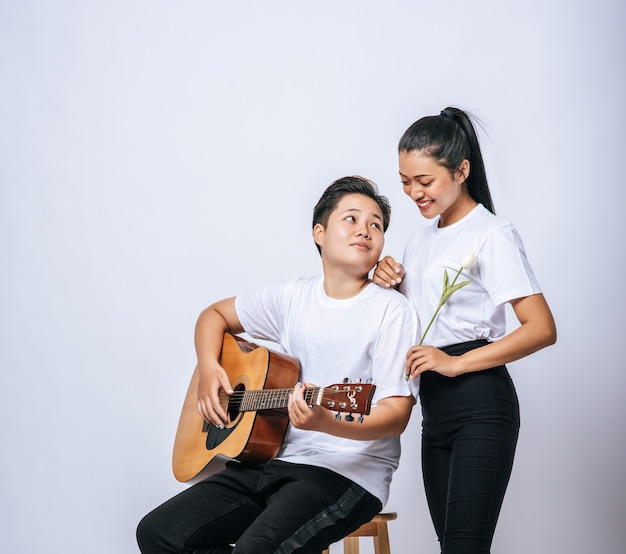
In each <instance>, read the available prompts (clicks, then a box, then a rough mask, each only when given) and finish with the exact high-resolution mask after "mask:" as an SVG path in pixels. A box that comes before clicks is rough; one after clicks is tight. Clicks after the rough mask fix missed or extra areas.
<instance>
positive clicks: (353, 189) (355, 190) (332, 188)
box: [313, 175, 391, 252]
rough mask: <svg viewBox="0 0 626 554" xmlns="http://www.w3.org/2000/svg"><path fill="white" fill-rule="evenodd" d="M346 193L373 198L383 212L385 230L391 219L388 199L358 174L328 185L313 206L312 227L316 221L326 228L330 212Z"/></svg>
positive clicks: (376, 187) (318, 247) (374, 184)
mask: <svg viewBox="0 0 626 554" xmlns="http://www.w3.org/2000/svg"><path fill="white" fill-rule="evenodd" d="M347 194H362V195H363V196H367V197H368V198H371V199H372V200H374V202H376V204H378V207H379V208H380V211H381V212H382V214H383V232H385V231H386V230H387V228H388V227H389V221H390V219H391V205H390V204H389V200H388V199H387V197H386V196H383V195H381V194H380V193H379V192H378V186H377V185H376V183H374V181H370V180H369V179H366V178H365V177H359V176H358V175H352V176H349V177H342V178H341V179H337V180H336V181H334V182H333V183H332V184H331V185H329V186H328V188H327V189H326V190H325V191H324V193H323V194H322V196H321V197H320V199H319V200H318V202H317V204H316V205H315V208H313V228H315V226H316V225H317V224H318V223H319V224H320V225H321V226H322V227H324V228H326V225H328V218H329V217H330V214H331V213H332V212H333V211H334V210H335V208H336V207H337V204H338V203H339V201H340V200H341V199H342V198H343V197H344V196H346V195H347ZM316 246H317V249H318V251H319V252H321V248H320V246H319V244H316Z"/></svg>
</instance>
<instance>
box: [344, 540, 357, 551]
mask: <svg viewBox="0 0 626 554" xmlns="http://www.w3.org/2000/svg"><path fill="white" fill-rule="evenodd" d="M343 554H359V537H344V539H343Z"/></svg>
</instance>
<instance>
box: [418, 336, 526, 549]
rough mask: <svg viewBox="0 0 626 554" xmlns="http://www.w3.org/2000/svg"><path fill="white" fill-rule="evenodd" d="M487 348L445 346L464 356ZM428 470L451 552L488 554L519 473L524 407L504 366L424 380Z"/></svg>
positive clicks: (429, 493) (435, 512)
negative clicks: (516, 458) (515, 468)
mask: <svg viewBox="0 0 626 554" xmlns="http://www.w3.org/2000/svg"><path fill="white" fill-rule="evenodd" d="M485 344H487V342H486V341H473V342H469V343H463V344H459V345H453V346H450V347H446V348H443V349H442V350H444V351H445V352H447V353H448V354H450V355H453V356H458V355H460V354H462V353H464V352H467V351H468V350H471V349H472V348H477V347H479V346H483V345H485ZM420 400H421V404H422V415H423V420H422V421H423V422H422V471H423V477H424V486H425V489H426V498H427V500H428V506H429V509H430V514H431V517H432V520H433V523H434V526H435V530H436V532H437V537H438V539H439V542H440V545H441V552H442V553H444V554H457V553H458V554H470V553H488V552H489V551H490V548H491V542H492V539H493V534H494V531H495V527H496V522H497V520H498V515H499V513H500V507H501V506H502V501H503V500H504V493H505V491H506V487H507V485H508V482H509V477H510V475H511V470H512V467H513V457H514V455H515V447H516V444H517V437H518V434H519V421H520V418H519V404H518V400H517V394H516V393H515V388H514V387H513V382H512V381H511V378H510V376H509V373H508V371H507V369H506V367H505V366H500V367H496V368H492V369H488V370H484V371H477V372H474V373H467V374H464V375H461V376H459V377H454V378H449V377H444V376H443V375H441V374H439V373H435V372H426V373H424V374H422V376H421V381H420Z"/></svg>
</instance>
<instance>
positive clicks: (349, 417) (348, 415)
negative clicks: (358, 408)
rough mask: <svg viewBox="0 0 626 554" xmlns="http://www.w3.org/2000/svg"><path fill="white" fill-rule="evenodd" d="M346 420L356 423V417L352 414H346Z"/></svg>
mask: <svg viewBox="0 0 626 554" xmlns="http://www.w3.org/2000/svg"><path fill="white" fill-rule="evenodd" d="M344 419H345V420H346V421H347V422H349V423H350V422H352V421H354V416H353V415H352V414H346V417H344Z"/></svg>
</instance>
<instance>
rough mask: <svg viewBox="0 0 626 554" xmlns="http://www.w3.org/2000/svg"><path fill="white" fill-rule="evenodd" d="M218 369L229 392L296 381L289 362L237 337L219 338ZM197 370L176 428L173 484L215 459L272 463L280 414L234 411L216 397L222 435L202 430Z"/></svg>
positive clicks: (282, 424)
mask: <svg viewBox="0 0 626 554" xmlns="http://www.w3.org/2000/svg"><path fill="white" fill-rule="evenodd" d="M220 364H221V365H222V367H223V368H224V369H225V371H226V373H227V375H228V378H229V380H230V382H231V384H232V386H233V389H234V390H235V393H236V394H235V395H234V396H236V395H237V393H238V392H242V391H251V390H252V391H254V390H260V389H293V387H294V386H295V385H296V383H297V382H298V378H299V375H300V364H299V362H298V360H296V359H295V358H293V357H291V356H288V355H286V354H279V353H277V352H274V351H272V350H270V349H268V348H264V347H260V346H258V345H256V344H253V343H251V342H248V341H246V340H244V339H242V338H241V337H235V336H233V335H231V334H229V333H226V334H224V341H223V344H222V353H221V356H220ZM198 380H199V376H198V368H197V367H196V368H195V370H194V373H193V376H192V378H191V382H190V383H189V388H188V390H187V395H186V397H185V401H184V403H183V409H182V412H181V415H180V420H179V423H178V430H177V432H176V439H175V442H174V453H173V457H172V467H173V470H174V476H175V477H176V479H177V480H179V481H182V482H186V481H190V480H191V479H193V478H194V477H196V476H197V475H198V474H199V473H200V472H202V470H203V469H204V468H205V466H207V464H209V462H211V461H212V460H214V459H215V458H216V457H218V456H223V457H226V458H232V459H237V460H240V461H242V462H247V463H252V464H254V463H260V462H264V461H267V460H269V459H272V458H274V457H275V456H276V455H277V453H278V449H279V448H280V445H281V443H282V441H283V438H284V436H285V432H286V431H287V425H288V423H289V418H288V416H287V412H286V409H284V408H277V409H259V410H257V411H240V410H239V409H238V406H237V403H236V402H233V401H232V399H230V397H229V396H228V395H226V394H225V393H222V394H221V395H220V399H221V402H222V406H223V407H224V409H225V411H226V413H227V414H228V420H227V422H226V423H225V425H224V429H218V428H217V427H215V426H214V425H208V424H207V423H206V422H205V421H204V420H203V419H202V416H200V414H199V413H198V409H197V404H198V399H197V393H198Z"/></svg>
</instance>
